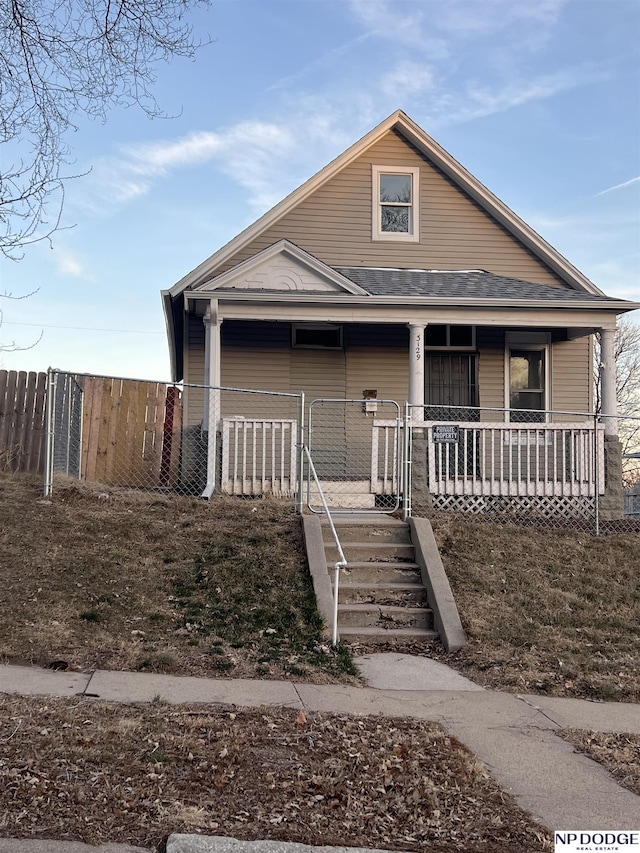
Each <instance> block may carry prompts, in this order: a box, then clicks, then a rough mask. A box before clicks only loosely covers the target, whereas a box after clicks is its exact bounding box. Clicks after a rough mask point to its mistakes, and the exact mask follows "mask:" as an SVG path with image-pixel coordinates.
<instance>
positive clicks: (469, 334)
mask: <svg viewBox="0 0 640 853" xmlns="http://www.w3.org/2000/svg"><path fill="white" fill-rule="evenodd" d="M424 345H425V349H475V347H476V327H475V326H443V325H440V324H438V323H429V325H428V326H427V327H426V329H425V333H424Z"/></svg>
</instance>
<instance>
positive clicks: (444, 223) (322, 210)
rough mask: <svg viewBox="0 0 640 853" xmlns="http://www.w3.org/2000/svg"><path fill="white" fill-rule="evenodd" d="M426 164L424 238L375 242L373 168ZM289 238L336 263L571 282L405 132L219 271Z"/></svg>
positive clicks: (422, 181)
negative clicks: (414, 144) (480, 271)
mask: <svg viewBox="0 0 640 853" xmlns="http://www.w3.org/2000/svg"><path fill="white" fill-rule="evenodd" d="M373 164H376V165H381V166H384V165H388V166H414V167H415V166H419V167H420V232H421V233H420V242H418V243H408V242H398V243H394V242H388V241H385V242H374V241H373V240H372V237H371V215H372V214H371V206H372V192H371V166H372V165H373ZM282 239H287V240H290V241H292V242H293V243H296V244H297V245H298V246H300V247H301V248H303V249H305V250H306V251H308V252H310V253H311V254H312V255H315V256H316V257H318V258H320V259H321V260H322V261H324V262H325V263H327V264H329V265H330V266H342V265H344V266H359V265H362V266H380V267H398V268H416V269H485V270H489V271H491V272H495V273H499V274H501V275H506V276H510V277H514V278H522V279H524V280H527V281H534V282H539V283H541V284H549V285H555V286H558V287H565V286H566V285H565V284H564V283H563V282H562V281H561V280H560V278H559V277H558V276H556V275H555V274H554V273H553V272H552V271H551V270H550V269H548V268H547V267H546V266H545V265H544V264H543V263H542V262H541V261H539V260H538V259H537V258H535V257H534V256H533V254H531V253H530V252H529V251H528V250H526V249H525V248H524V247H523V246H521V245H520V244H519V243H518V242H517V241H516V239H515V238H514V237H512V236H511V235H510V234H509V233H508V232H507V231H506V230H505V229H504V228H503V227H502V226H501V225H499V224H498V223H497V222H496V221H495V220H493V219H492V218H491V217H490V216H489V215H488V214H487V213H486V212H485V211H484V210H482V209H481V208H480V207H479V206H478V205H477V204H476V203H475V202H474V201H472V200H471V199H470V198H469V197H468V196H466V195H465V194H464V193H463V192H462V191H461V190H460V189H459V188H458V187H457V186H455V185H454V184H453V183H452V182H451V181H450V180H449V179H448V178H447V177H445V176H444V175H443V174H442V172H440V171H439V170H438V169H437V168H436V167H435V166H434V165H432V164H431V163H429V162H428V161H427V160H426V159H425V158H423V157H422V155H421V154H419V153H418V151H417V150H416V149H415V148H413V147H412V146H411V145H410V144H409V143H407V142H406V141H405V140H404V139H403V138H402V137H400V136H399V135H398V134H397V133H395V132H393V131H390V132H389V133H387V134H386V135H385V136H384V137H383V138H382V139H381V140H380V141H379V142H377V143H376V144H375V145H373V146H372V147H371V148H370V149H369V150H368V151H366V152H365V153H364V154H362V155H361V156H360V157H359V158H358V159H357V160H356V161H355V162H353V163H351V164H350V165H348V166H346V167H345V168H344V169H343V170H342V171H341V172H340V173H339V174H337V175H336V176H335V177H333V178H332V179H331V180H329V181H328V182H327V183H326V184H324V185H323V186H321V187H320V188H319V189H317V190H316V191H315V192H314V193H313V195H311V196H310V197H309V198H307V199H306V200H305V201H303V202H301V203H300V204H299V205H298V206H297V207H296V208H295V209H294V210H293V211H291V212H289V213H288V214H286V215H285V216H283V217H282V219H280V220H279V221H278V222H277V223H275V224H274V225H272V226H271V228H269V229H267V231H265V232H264V233H263V234H262V235H261V236H260V237H258V238H257V239H256V240H254V241H253V242H252V243H251V244H250V245H248V246H247V247H245V248H244V249H243V250H242V251H241V252H239V253H237V254H236V255H235V256H233V257H232V258H230V259H229V260H228V261H227V262H226V263H225V264H224V265H223V266H221V267H220V268H219V270H218V271H217V274H219V273H221V272H224V271H225V270H227V269H229V268H231V267H233V266H235V265H236V264H237V263H239V262H240V261H243V260H245V259H246V258H248V257H251V256H252V255H255V254H256V253H257V252H259V251H261V250H262V249H264V248H266V247H267V246H270V245H271V244H272V243H275V242H276V241H278V240H282Z"/></svg>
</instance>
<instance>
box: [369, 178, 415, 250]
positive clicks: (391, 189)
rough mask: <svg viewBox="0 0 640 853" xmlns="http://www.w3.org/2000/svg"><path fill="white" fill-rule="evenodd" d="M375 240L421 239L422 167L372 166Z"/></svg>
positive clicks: (373, 234) (373, 232)
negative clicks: (420, 182)
mask: <svg viewBox="0 0 640 853" xmlns="http://www.w3.org/2000/svg"><path fill="white" fill-rule="evenodd" d="M372 169H373V173H372V187H373V205H372V209H373V223H372V236H373V239H374V240H405V241H409V242H417V241H418V240H419V239H420V221H419V219H420V214H419V198H420V187H419V179H420V169H419V168H411V167H403V166H373V167H372Z"/></svg>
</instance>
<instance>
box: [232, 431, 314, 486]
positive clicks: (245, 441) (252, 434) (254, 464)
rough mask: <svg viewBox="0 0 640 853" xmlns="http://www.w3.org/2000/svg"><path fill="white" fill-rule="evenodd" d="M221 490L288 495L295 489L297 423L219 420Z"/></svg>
mask: <svg viewBox="0 0 640 853" xmlns="http://www.w3.org/2000/svg"><path fill="white" fill-rule="evenodd" d="M221 423H222V466H221V484H220V487H221V490H222V491H223V492H225V493H227V494H231V495H264V494H267V493H269V494H274V495H278V496H287V497H288V496H290V495H292V494H294V493H295V491H296V488H297V475H296V442H297V427H298V424H297V421H295V420H282V419H274V418H268V419H264V418H241V417H235V418H222V421H221Z"/></svg>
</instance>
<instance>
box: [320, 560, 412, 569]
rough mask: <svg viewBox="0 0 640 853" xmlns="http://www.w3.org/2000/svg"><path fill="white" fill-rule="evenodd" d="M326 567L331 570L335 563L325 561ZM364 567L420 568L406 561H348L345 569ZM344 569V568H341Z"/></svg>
mask: <svg viewBox="0 0 640 853" xmlns="http://www.w3.org/2000/svg"><path fill="white" fill-rule="evenodd" d="M327 566H331V568H332V569H333V568H334V567H335V562H332V561H331V560H327ZM366 566H369V567H376V566H386V567H387V568H389V567H391V566H399V567H401V568H403V569H419V568H420V566H419V565H418V564H417V563H414V562H410V561H408V560H348V561H347V565H346V568H347V569H361V568H364V567H366ZM343 568H345V567H343Z"/></svg>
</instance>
